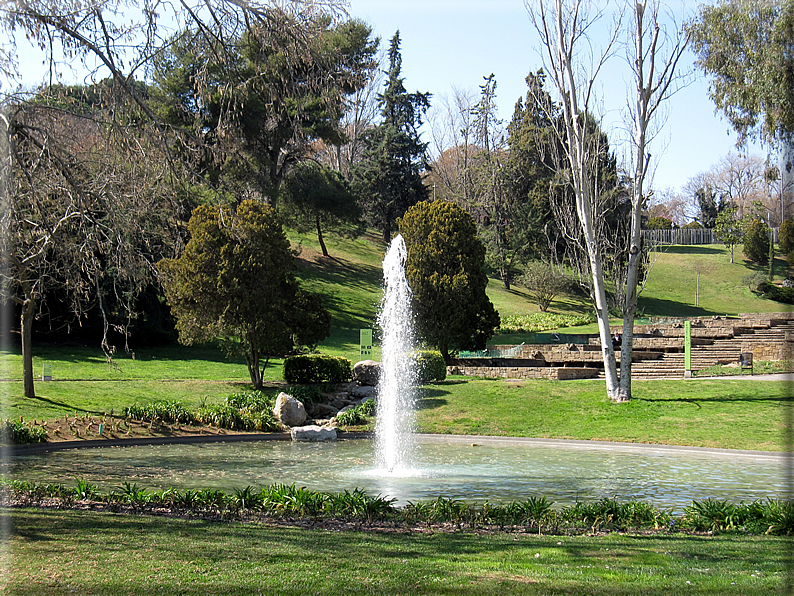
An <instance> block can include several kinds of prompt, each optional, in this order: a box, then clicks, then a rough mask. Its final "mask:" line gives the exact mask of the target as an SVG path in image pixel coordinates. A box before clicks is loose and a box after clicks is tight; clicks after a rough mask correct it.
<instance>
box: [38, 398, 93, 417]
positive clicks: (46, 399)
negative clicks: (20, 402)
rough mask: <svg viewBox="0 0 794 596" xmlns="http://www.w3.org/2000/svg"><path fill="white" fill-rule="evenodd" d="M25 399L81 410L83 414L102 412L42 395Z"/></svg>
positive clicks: (76, 410) (74, 410) (75, 410)
mask: <svg viewBox="0 0 794 596" xmlns="http://www.w3.org/2000/svg"><path fill="white" fill-rule="evenodd" d="M25 399H29V400H31V401H38V402H42V403H46V404H50V405H51V406H55V407H56V408H64V409H66V410H71V411H73V412H83V413H84V414H94V415H96V416H101V415H102V414H103V413H104V412H101V411H99V410H86V409H85V408H78V407H77V406H72V405H69V404H67V403H65V402H62V401H55V400H54V399H50V398H48V397H42V396H40V395H37V396H36V397H27V398H25Z"/></svg>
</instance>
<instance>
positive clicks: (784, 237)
mask: <svg viewBox="0 0 794 596" xmlns="http://www.w3.org/2000/svg"><path fill="white" fill-rule="evenodd" d="M777 242H778V245H779V246H780V252H782V253H783V254H784V255H787V254H790V253H792V252H794V221H791V220H790V219H787V220H786V221H784V222H783V223H782V224H780V231H779V232H778V237H777ZM790 262H791V261H789V263H790Z"/></svg>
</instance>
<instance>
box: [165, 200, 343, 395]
mask: <svg viewBox="0 0 794 596" xmlns="http://www.w3.org/2000/svg"><path fill="white" fill-rule="evenodd" d="M189 231H190V234H191V238H190V241H189V242H188V244H187V246H186V247H185V250H184V252H183V254H182V256H181V257H180V258H178V259H166V260H164V261H161V262H160V264H159V269H160V271H161V273H162V276H163V285H164V287H165V292H166V298H167V300H168V302H169V304H170V305H171V308H172V310H173V312H174V315H175V316H176V317H177V330H178V331H179V339H180V341H181V342H182V343H185V344H188V345H189V344H192V343H195V342H204V341H209V340H213V339H216V338H220V339H221V340H222V341H223V343H224V346H225V348H226V350H227V352H228V353H229V354H242V355H243V356H245V359H246V364H247V366H248V372H249V375H250V377H251V382H252V383H253V386H254V388H255V389H259V388H261V387H262V378H263V374H264V369H265V368H266V367H267V364H268V362H269V360H270V359H271V358H272V357H276V356H281V355H284V354H285V353H287V352H289V351H291V350H292V349H294V348H295V345H296V343H297V344H299V345H300V344H304V345H313V344H316V342H318V341H319V340H320V339H323V338H325V337H327V336H328V334H329V332H330V326H331V321H330V315H329V314H328V312H327V311H326V310H325V309H324V307H323V305H322V300H321V298H320V297H319V296H316V295H313V294H310V293H308V292H306V291H304V290H302V289H301V288H300V286H299V285H298V282H297V281H296V279H295V276H294V273H293V271H294V268H295V265H294V259H293V256H292V253H291V252H290V247H289V241H288V240H287V238H286V236H285V235H284V232H283V230H282V228H281V223H280V222H279V220H278V218H277V216H276V213H275V211H274V210H273V209H272V208H271V207H268V206H267V205H264V204H262V203H259V202H256V201H252V200H246V201H243V202H242V203H241V204H240V205H239V207H238V208H237V209H236V210H234V209H231V208H227V207H223V206H219V207H210V206H200V207H197V208H196V210H195V211H194V212H193V216H192V217H191V218H190V223H189ZM262 361H264V362H263V364H262V367H261V369H260V363H261V362H262Z"/></svg>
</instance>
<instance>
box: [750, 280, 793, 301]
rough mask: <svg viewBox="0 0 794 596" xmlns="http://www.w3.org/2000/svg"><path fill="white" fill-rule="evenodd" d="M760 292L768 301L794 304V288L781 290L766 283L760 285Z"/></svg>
mask: <svg viewBox="0 0 794 596" xmlns="http://www.w3.org/2000/svg"><path fill="white" fill-rule="evenodd" d="M758 291H759V292H761V294H762V296H763V297H764V298H766V299H767V300H774V301H775V302H782V303H783V304H794V288H781V287H778V286H776V285H775V284H771V283H769V282H768V281H765V282H764V283H762V284H758Z"/></svg>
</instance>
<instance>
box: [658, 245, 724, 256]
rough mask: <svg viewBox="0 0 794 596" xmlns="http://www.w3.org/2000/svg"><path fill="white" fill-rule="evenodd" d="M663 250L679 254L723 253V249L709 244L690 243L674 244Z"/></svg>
mask: <svg viewBox="0 0 794 596" xmlns="http://www.w3.org/2000/svg"><path fill="white" fill-rule="evenodd" d="M663 252H667V253H674V254H679V255H718V254H722V252H723V249H721V248H714V247H712V246H710V245H708V244H690V245H683V244H676V245H673V246H667V247H665V248H664V250H663Z"/></svg>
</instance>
